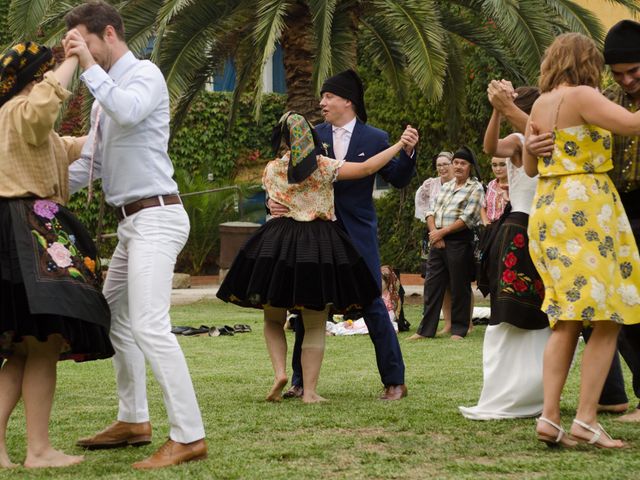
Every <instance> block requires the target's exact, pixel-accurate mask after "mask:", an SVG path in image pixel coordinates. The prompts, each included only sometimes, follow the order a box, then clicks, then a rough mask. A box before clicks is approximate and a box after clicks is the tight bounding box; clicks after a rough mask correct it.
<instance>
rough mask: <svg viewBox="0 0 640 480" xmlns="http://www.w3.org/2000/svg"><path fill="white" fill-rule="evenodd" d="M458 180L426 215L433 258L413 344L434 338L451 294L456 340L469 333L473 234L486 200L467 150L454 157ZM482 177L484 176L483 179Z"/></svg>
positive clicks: (452, 325) (453, 328)
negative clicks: (420, 320)
mask: <svg viewBox="0 0 640 480" xmlns="http://www.w3.org/2000/svg"><path fill="white" fill-rule="evenodd" d="M452 164H453V174H454V179H453V180H451V181H450V182H448V183H446V184H444V185H443V186H442V189H441V190H440V193H438V196H437V198H436V201H435V204H434V206H433V209H432V210H431V211H428V212H427V226H428V228H429V245H430V247H431V248H430V251H429V258H428V260H427V278H426V279H425V297H426V298H425V308H424V315H423V317H422V322H420V326H419V327H418V331H417V333H416V334H415V335H413V336H411V337H410V338H411V339H412V340H419V339H423V338H427V337H433V336H435V333H436V329H437V327H438V321H439V319H440V309H441V308H442V299H443V297H444V293H445V291H446V289H447V287H449V288H450V290H451V338H452V339H455V340H459V339H462V338H463V337H464V336H465V335H466V334H467V330H468V328H469V310H470V309H471V281H472V280H473V273H474V261H473V243H472V242H473V232H472V230H471V229H472V228H473V227H474V226H475V225H476V224H478V223H479V221H480V207H481V205H482V201H483V197H484V189H483V188H482V184H481V183H480V182H479V181H478V180H476V179H475V178H472V177H471V172H472V169H474V170H475V171H476V173H477V171H478V168H477V163H476V160H475V157H474V155H473V153H472V152H471V151H470V150H469V149H468V148H466V147H463V148H461V149H460V150H458V151H457V152H456V153H455V155H454V156H453V162H452ZM478 176H479V175H478Z"/></svg>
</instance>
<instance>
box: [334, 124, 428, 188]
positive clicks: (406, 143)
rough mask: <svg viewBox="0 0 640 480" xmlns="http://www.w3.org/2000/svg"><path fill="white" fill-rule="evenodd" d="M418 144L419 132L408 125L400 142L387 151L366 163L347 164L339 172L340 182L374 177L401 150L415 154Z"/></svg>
mask: <svg viewBox="0 0 640 480" xmlns="http://www.w3.org/2000/svg"><path fill="white" fill-rule="evenodd" d="M417 142H418V131H417V130H416V129H415V128H413V127H412V126H411V125H407V128H405V130H404V132H403V133H402V135H401V136H400V140H398V141H397V142H396V143H395V144H394V145H392V146H390V147H389V148H387V149H386V150H383V151H382V152H380V153H377V154H375V155H374V156H373V157H370V158H369V159H367V160H366V161H364V162H345V163H344V164H343V165H342V167H340V170H338V180H355V179H358V178H364V177H368V176H369V175H373V174H374V173H376V172H377V171H378V170H380V169H381V168H382V167H384V166H385V165H386V164H387V163H389V162H390V161H391V159H392V158H393V157H394V156H395V155H396V154H397V153H398V152H399V151H400V150H401V149H403V148H404V149H405V150H406V149H407V148H409V149H410V150H411V152H413V147H414V146H415V145H416V143H417Z"/></svg>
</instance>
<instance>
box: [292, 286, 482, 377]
mask: <svg viewBox="0 0 640 480" xmlns="http://www.w3.org/2000/svg"><path fill="white" fill-rule="evenodd" d="M468 311H469V309H468V308H467V322H468V321H469V318H468ZM302 315H303V317H304V312H303V313H302ZM363 317H364V323H365V324H366V325H367V328H368V329H369V337H370V338H371V341H372V342H373V348H374V350H375V352H376V363H377V364H378V372H380V379H381V380H382V383H383V384H384V385H385V386H389V385H402V384H403V383H404V360H403V359H402V351H401V350H400V342H398V335H397V334H396V331H395V330H394V329H393V325H392V324H391V322H390V321H389V312H387V307H385V305H384V301H383V300H382V298H380V297H378V298H376V299H375V300H374V301H373V303H372V304H371V305H369V306H368V307H367V309H366V310H365V312H364V316H363ZM302 323H303V322H298V324H297V325H296V329H295V331H296V341H295V344H294V345H293V357H292V358H291V368H292V369H293V375H292V377H291V384H292V385H295V386H298V387H301V386H303V380H304V379H303V378H302V365H301V363H300V357H301V354H302V340H303V339H304V327H303V326H302Z"/></svg>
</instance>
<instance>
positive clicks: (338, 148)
mask: <svg viewBox="0 0 640 480" xmlns="http://www.w3.org/2000/svg"><path fill="white" fill-rule="evenodd" d="M346 133H347V131H346V130H345V129H344V128H342V127H337V128H336V129H335V131H334V132H333V153H334V155H335V157H336V160H344V157H345V155H346V154H347V149H346V146H345V143H346V141H345V140H346V135H345V134H346Z"/></svg>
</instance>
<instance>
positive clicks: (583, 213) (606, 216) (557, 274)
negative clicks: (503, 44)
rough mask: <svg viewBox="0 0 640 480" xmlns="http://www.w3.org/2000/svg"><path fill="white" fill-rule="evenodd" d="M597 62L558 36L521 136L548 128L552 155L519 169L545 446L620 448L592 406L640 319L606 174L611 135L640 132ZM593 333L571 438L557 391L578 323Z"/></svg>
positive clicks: (639, 268) (626, 229) (633, 259)
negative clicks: (542, 329) (527, 197)
mask: <svg viewBox="0 0 640 480" xmlns="http://www.w3.org/2000/svg"><path fill="white" fill-rule="evenodd" d="M602 68H603V58H602V55H601V54H600V52H599V51H598V49H597V46H596V45H595V43H594V42H593V41H592V40H591V39H589V38H587V37H585V36H583V35H581V34H576V33H569V34H563V35H560V36H559V37H557V38H556V40H555V41H554V42H553V43H552V44H551V46H550V47H549V48H548V49H547V51H546V53H545V57H544V60H543V62H542V65H541V74H540V90H541V92H542V95H541V96H540V98H539V99H538V100H537V101H536V103H535V104H534V106H533V110H532V112H531V117H530V119H529V124H528V126H527V135H530V134H532V133H536V132H537V131H538V129H539V130H540V131H549V130H553V132H554V136H555V139H554V150H553V153H552V155H551V156H549V157H546V158H539V159H538V158H535V157H533V156H531V154H529V153H528V152H526V153H525V156H524V166H525V171H526V172H527V174H528V175H530V176H534V175H536V174H538V173H539V175H540V177H539V181H538V187H537V191H536V196H535V198H534V204H533V208H532V213H531V218H530V220H529V238H530V240H529V250H530V252H531V257H532V259H533V261H534V264H535V265H536V268H537V269H538V271H539V273H540V276H541V277H542V280H543V282H544V285H545V299H544V303H543V305H542V309H543V310H544V311H545V312H546V313H547V315H548V316H549V321H550V324H551V327H552V328H553V333H552V335H551V337H550V339H549V341H548V343H547V347H546V349H545V353H544V367H543V385H544V407H543V412H542V416H541V417H540V418H539V419H538V423H537V427H536V431H537V435H538V439H539V440H541V441H543V442H545V443H547V444H549V445H550V446H556V445H562V446H566V447H569V446H574V445H575V443H576V441H579V442H588V443H589V444H592V445H595V446H597V447H601V448H617V447H622V446H624V444H623V442H622V441H620V440H613V439H612V438H611V437H610V436H609V435H608V434H607V433H606V432H605V431H604V429H603V428H602V426H601V425H600V424H599V423H598V422H597V418H596V409H597V403H598V398H599V396H600V392H601V391H602V387H603V385H604V380H605V377H606V374H607V371H608V369H609V366H610V365H611V360H612V358H613V354H614V352H615V349H616V339H617V335H618V331H619V329H620V325H621V324H631V323H637V322H639V321H640V317H639V316H638V314H637V312H638V311H639V310H640V293H639V291H638V289H639V288H640V257H639V256H638V248H637V246H636V244H635V240H634V238H633V235H632V233H631V228H630V225H629V221H628V219H627V216H626V214H625V211H624V209H623V207H622V204H621V203H620V198H619V196H618V192H617V191H616V189H615V187H614V186H613V183H612V182H611V180H610V179H609V176H608V175H607V173H606V172H607V171H609V170H611V168H612V162H611V134H610V132H609V131H612V132H614V133H619V134H624V135H639V134H640V113H637V114H631V113H629V112H628V111H627V110H625V109H624V108H622V107H620V106H618V105H616V104H614V103H613V102H610V101H609V100H607V99H606V98H605V97H604V96H603V95H601V94H600V93H599V92H598V90H597V87H598V85H599V83H600V75H601V71H602ZM589 323H591V324H592V326H593V334H592V337H591V339H590V341H589V343H588V344H587V345H586V346H585V349H584V355H583V360H582V370H581V382H580V396H579V401H578V408H577V411H576V417H575V419H574V421H573V423H572V426H571V435H565V432H564V430H563V429H562V427H561V424H560V394H561V393H562V389H563V387H564V383H565V381H566V378H567V374H568V372H569V366H570V364H571V360H572V358H573V354H574V351H575V347H576V343H577V339H578V336H579V333H580V330H581V328H582V326H583V324H589Z"/></svg>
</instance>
